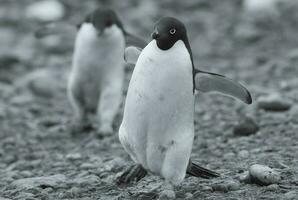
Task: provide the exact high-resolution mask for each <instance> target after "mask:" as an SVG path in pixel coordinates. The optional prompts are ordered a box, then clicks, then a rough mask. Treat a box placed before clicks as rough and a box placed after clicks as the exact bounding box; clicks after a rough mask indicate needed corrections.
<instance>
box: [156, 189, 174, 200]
mask: <svg viewBox="0 0 298 200" xmlns="http://www.w3.org/2000/svg"><path fill="white" fill-rule="evenodd" d="M175 198H176V194H175V192H174V191H173V190H163V191H161V192H160V194H159V199H160V200H166V199H175Z"/></svg>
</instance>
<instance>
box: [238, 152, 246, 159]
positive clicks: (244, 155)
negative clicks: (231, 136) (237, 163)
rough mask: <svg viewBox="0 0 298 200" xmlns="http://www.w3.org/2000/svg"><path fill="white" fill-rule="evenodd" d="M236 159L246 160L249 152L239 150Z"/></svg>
mask: <svg viewBox="0 0 298 200" xmlns="http://www.w3.org/2000/svg"><path fill="white" fill-rule="evenodd" d="M238 157H240V158H248V157H249V152H248V151H246V150H241V151H240V152H239V153H238Z"/></svg>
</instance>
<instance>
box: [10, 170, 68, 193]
mask: <svg viewBox="0 0 298 200" xmlns="http://www.w3.org/2000/svg"><path fill="white" fill-rule="evenodd" d="M65 180H66V177H65V176H64V175H62V174H57V175H53V176H43V177H33V178H24V179H19V180H16V181H13V182H12V183H11V187H12V188H16V189H18V190H25V191H26V190H31V189H43V188H47V187H52V188H56V187H58V186H59V185H61V183H64V182H65Z"/></svg>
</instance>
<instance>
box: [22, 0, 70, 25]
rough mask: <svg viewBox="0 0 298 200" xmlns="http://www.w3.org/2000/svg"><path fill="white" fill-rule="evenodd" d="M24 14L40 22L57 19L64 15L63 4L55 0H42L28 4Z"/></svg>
mask: <svg viewBox="0 0 298 200" xmlns="http://www.w3.org/2000/svg"><path fill="white" fill-rule="evenodd" d="M25 13H26V16H27V17H28V18H30V19H35V20H38V21H41V22H50V21H57V20H59V19H61V18H62V17H63V16H64V13H65V11H64V6H63V5H62V4H61V3H60V2H59V1H56V0H43V1H37V2H35V3H32V4H30V5H29V6H28V7H27V8H26V10H25Z"/></svg>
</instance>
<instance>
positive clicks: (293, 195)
mask: <svg viewBox="0 0 298 200" xmlns="http://www.w3.org/2000/svg"><path fill="white" fill-rule="evenodd" d="M297 197H298V192H297V191H290V192H287V193H285V194H284V199H287V200H295V199H297Z"/></svg>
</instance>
